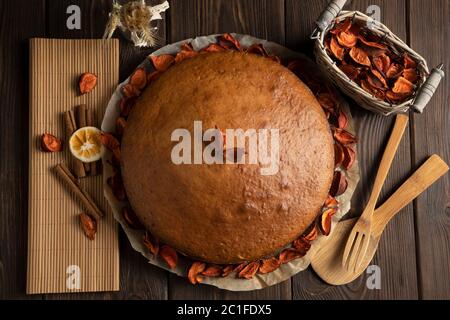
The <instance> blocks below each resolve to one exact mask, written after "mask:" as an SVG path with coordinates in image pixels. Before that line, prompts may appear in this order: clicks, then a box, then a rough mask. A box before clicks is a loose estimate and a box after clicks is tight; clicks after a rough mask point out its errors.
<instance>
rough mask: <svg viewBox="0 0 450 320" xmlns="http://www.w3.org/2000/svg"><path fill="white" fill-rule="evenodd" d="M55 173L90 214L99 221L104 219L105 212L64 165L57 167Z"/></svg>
mask: <svg viewBox="0 0 450 320" xmlns="http://www.w3.org/2000/svg"><path fill="white" fill-rule="evenodd" d="M55 171H56V173H57V175H58V176H59V177H60V178H61V179H62V180H63V182H64V183H65V184H66V185H67V187H68V188H69V189H70V191H72V192H73V193H74V194H75V196H76V197H77V198H78V199H79V200H80V201H81V203H82V204H83V206H84V207H85V208H86V210H87V211H88V212H89V214H91V215H92V216H94V217H95V218H96V219H97V220H98V219H100V218H101V217H103V212H102V211H101V210H100V209H99V208H98V206H97V205H96V204H95V202H94V200H93V199H92V197H91V196H90V195H89V193H87V191H86V190H84V189H83V188H82V187H81V186H80V184H79V182H78V180H77V179H76V178H75V176H74V175H73V174H72V172H70V170H69V168H68V167H67V166H66V165H65V164H64V163H60V164H58V165H56V167H55Z"/></svg>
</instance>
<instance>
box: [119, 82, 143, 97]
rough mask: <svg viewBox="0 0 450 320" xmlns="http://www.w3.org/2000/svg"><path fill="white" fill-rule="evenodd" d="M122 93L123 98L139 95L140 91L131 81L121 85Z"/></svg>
mask: <svg viewBox="0 0 450 320" xmlns="http://www.w3.org/2000/svg"><path fill="white" fill-rule="evenodd" d="M122 94H123V96H124V97H125V98H136V97H139V96H140V95H141V91H140V90H139V89H138V88H136V87H135V86H133V85H132V84H131V83H127V84H126V85H124V86H123V87H122Z"/></svg>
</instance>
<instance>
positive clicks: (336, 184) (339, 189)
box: [330, 171, 348, 197]
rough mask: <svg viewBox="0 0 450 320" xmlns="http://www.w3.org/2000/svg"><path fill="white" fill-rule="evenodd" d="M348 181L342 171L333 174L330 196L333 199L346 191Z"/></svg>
mask: <svg viewBox="0 0 450 320" xmlns="http://www.w3.org/2000/svg"><path fill="white" fill-rule="evenodd" d="M347 186H348V181H347V178H346V177H345V175H344V174H343V173H342V171H336V172H335V173H334V177H333V182H332V183H331V188H330V195H331V196H333V197H337V196H340V195H341V194H343V193H344V192H345V190H347Z"/></svg>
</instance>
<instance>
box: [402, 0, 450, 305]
mask: <svg viewBox="0 0 450 320" xmlns="http://www.w3.org/2000/svg"><path fill="white" fill-rule="evenodd" d="M409 8H410V10H409V21H410V41H411V46H412V48H413V49H414V50H416V51H417V52H419V53H420V54H422V55H423V57H424V58H425V59H426V60H427V62H428V64H429V67H430V68H432V67H434V66H436V65H437V64H439V63H441V62H443V63H444V65H445V72H446V75H447V77H446V78H444V80H443V81H442V83H441V85H440V87H439V88H438V90H437V92H436V94H435V96H434V97H433V99H432V101H431V102H430V104H429V105H428V107H427V108H426V109H425V112H424V114H422V115H419V114H416V115H414V117H413V121H414V123H413V126H414V134H413V143H414V145H413V150H414V152H413V161H414V162H413V163H414V164H416V165H418V164H420V163H421V162H423V161H424V160H425V159H426V158H427V157H428V156H429V155H431V154H433V153H437V154H439V155H440V156H441V157H442V158H443V159H444V160H445V161H446V162H447V163H450V142H449V139H448V136H449V130H450V110H449V108H448V106H449V102H450V91H449V86H450V81H449V75H450V47H449V43H450V24H449V20H448V19H449V16H450V1H448V0H433V1H420V0H411V1H410V5H409ZM415 215H416V237H417V238H416V242H417V256H418V270H419V293H420V297H421V298H423V299H449V298H450V268H449V266H450V238H449V235H450V175H448V174H447V175H446V176H445V177H444V178H442V179H441V180H439V181H438V182H437V183H435V184H434V185H433V186H432V187H431V188H430V189H429V190H428V191H427V192H426V193H425V194H423V195H422V196H421V197H419V198H418V199H417V201H415Z"/></svg>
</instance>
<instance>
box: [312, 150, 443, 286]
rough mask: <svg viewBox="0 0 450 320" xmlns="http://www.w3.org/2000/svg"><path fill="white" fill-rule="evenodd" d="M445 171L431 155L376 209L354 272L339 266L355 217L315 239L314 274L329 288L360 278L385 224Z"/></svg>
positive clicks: (313, 253)
mask: <svg viewBox="0 0 450 320" xmlns="http://www.w3.org/2000/svg"><path fill="white" fill-rule="evenodd" d="M448 169H449V167H448V165H447V164H446V163H445V162H444V161H443V160H442V159H441V158H440V157H439V156H438V155H432V156H431V157H430V158H429V159H428V160H427V161H426V162H425V163H424V164H423V165H422V166H421V167H420V168H419V169H418V170H416V172H414V174H413V175H412V176H411V177H409V179H408V180H406V182H405V183H403V184H402V186H401V187H400V188H398V189H397V191H395V193H394V194H393V195H391V196H390V198H389V199H388V200H386V202H384V203H383V204H382V205H381V206H380V207H379V208H378V209H376V210H375V212H374V215H373V221H372V222H373V223H372V233H371V235H370V237H369V239H370V241H369V246H368V249H367V252H366V255H365V256H364V257H363V259H362V260H363V263H362V264H361V265H360V266H359V267H358V268H357V269H356V270H350V271H348V270H347V269H346V268H344V267H343V266H342V263H341V261H342V253H343V251H344V246H345V241H346V239H347V238H348V235H349V234H350V232H351V230H352V227H353V226H354V224H355V223H356V220H357V219H356V218H355V219H349V220H345V221H341V222H339V223H337V224H336V225H335V226H334V227H333V228H334V230H333V232H332V233H331V235H330V236H328V237H322V238H320V239H318V240H317V243H315V244H314V245H313V246H312V248H311V252H310V254H311V266H312V268H313V269H314V271H315V272H316V273H317V274H318V275H319V277H321V278H322V279H323V280H324V281H325V282H327V283H329V284H332V285H341V284H346V283H349V282H352V281H353V280H355V279H356V278H357V277H359V275H361V273H362V272H363V271H364V270H365V269H366V268H367V266H368V265H369V263H370V261H372V258H373V256H374V255H375V252H376V250H377V247H378V242H379V241H380V238H381V234H382V233H383V231H384V228H385V227H386V225H387V224H388V222H389V221H390V220H391V219H392V218H393V217H394V216H395V214H396V213H397V212H399V211H400V210H401V209H402V208H403V207H405V206H406V205H407V204H408V203H410V202H411V201H412V200H414V199H415V198H416V197H417V196H418V195H419V194H421V193H422V192H423V191H425V190H426V189H427V188H428V187H429V186H430V185H432V184H433V183H434V182H435V181H436V180H438V179H439V178H440V177H441V176H443V175H444V174H445V173H446V172H447V171H448ZM315 248H317V249H315Z"/></svg>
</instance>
